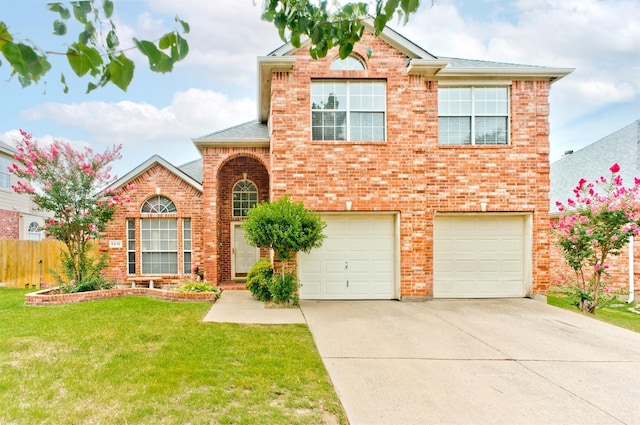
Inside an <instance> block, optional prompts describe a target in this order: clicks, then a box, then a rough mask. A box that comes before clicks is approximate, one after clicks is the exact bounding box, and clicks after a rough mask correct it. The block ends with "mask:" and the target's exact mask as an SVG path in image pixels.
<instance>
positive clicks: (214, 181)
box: [202, 147, 269, 283]
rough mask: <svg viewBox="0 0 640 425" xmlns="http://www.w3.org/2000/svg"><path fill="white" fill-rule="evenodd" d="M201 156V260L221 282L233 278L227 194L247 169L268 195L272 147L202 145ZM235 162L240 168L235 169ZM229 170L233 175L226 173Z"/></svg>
mask: <svg viewBox="0 0 640 425" xmlns="http://www.w3.org/2000/svg"><path fill="white" fill-rule="evenodd" d="M202 159H203V177H202V180H203V181H202V186H203V193H202V211H203V223H204V226H203V228H202V252H203V258H202V263H203V264H204V267H205V269H206V271H207V276H211V279H214V277H213V276H215V277H217V279H218V283H224V282H227V281H228V279H230V278H231V271H230V261H231V260H230V258H231V257H230V256H231V254H230V240H229V238H230V236H229V233H226V232H230V222H231V218H230V217H231V215H230V214H231V204H230V198H228V197H229V196H230V195H231V193H230V191H231V189H232V188H233V184H235V182H237V181H238V180H240V179H242V178H243V175H242V173H245V172H246V173H247V178H248V179H250V180H252V181H253V182H254V183H256V185H257V186H258V191H259V195H258V196H259V197H260V199H261V200H262V199H264V200H266V199H269V196H268V190H269V185H268V184H267V177H266V176H268V175H269V148H242V147H239V148H232V147H226V148H221V147H203V148H202ZM234 164H235V165H236V166H240V167H241V168H240V169H237V170H236V169H235V167H233V165H234ZM227 165H229V166H227ZM245 167H249V168H248V169H244V168H245ZM223 171H224V172H223ZM227 172H229V173H230V175H229V176H223V174H225V173H227ZM254 179H255V180H254ZM263 196H264V198H263ZM223 212H224V213H223ZM227 214H228V215H227ZM225 229H227V230H225Z"/></svg>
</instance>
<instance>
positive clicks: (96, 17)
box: [0, 0, 190, 93]
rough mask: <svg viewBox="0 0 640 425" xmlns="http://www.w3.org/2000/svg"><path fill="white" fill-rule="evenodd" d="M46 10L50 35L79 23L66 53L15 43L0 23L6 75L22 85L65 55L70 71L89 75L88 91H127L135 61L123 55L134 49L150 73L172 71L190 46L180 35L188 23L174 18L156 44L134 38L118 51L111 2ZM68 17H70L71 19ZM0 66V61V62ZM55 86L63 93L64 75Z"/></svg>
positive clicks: (88, 0)
mask: <svg viewBox="0 0 640 425" xmlns="http://www.w3.org/2000/svg"><path fill="white" fill-rule="evenodd" d="M47 9H48V10H49V11H51V12H53V13H55V14H57V17H56V18H55V20H54V21H53V34H54V35H56V36H65V35H67V33H68V30H69V25H71V24H79V25H80V31H79V32H78V36H77V40H76V41H74V42H72V43H71V44H70V45H69V47H68V48H67V51H66V52H54V51H49V50H43V49H41V48H39V47H38V46H36V45H35V44H34V43H32V42H30V41H28V40H19V39H17V38H15V37H14V36H13V35H12V34H11V32H10V31H9V27H8V26H7V24H6V23H4V22H2V21H0V52H2V56H3V57H4V59H5V60H6V62H7V63H8V64H9V66H10V67H11V75H12V76H14V75H17V76H18V81H19V82H20V84H21V85H22V87H27V86H29V85H31V84H33V83H37V82H38V81H40V79H42V78H44V77H45V76H46V75H47V74H48V73H49V71H50V70H51V63H50V62H49V56H50V55H63V56H66V57H67V60H68V62H69V67H70V68H71V70H72V71H73V73H74V74H75V75H77V76H78V77H81V78H83V77H86V76H89V77H90V78H92V79H93V80H92V81H90V82H89V83H88V85H87V93H89V92H91V91H93V90H95V89H97V88H98V87H104V86H106V85H107V84H108V83H113V84H114V85H116V86H117V87H119V88H120V89H121V90H123V91H126V90H127V88H128V87H129V84H130V83H131V81H132V80H133V75H134V71H135V64H134V62H133V61H132V60H131V59H130V58H129V57H127V52H128V51H129V50H132V49H136V48H137V49H138V50H139V51H140V52H141V53H142V54H144V55H145V56H146V57H147V59H148V60H149V68H150V69H151V70H152V71H154V72H161V73H165V72H171V71H172V69H173V65H174V64H175V63H176V62H179V61H181V60H183V59H184V58H185V57H186V56H187V54H188V53H189V44H188V42H187V40H186V39H185V38H184V34H187V33H189V29H190V28H189V24H187V23H186V22H184V21H182V20H181V19H179V18H178V17H176V18H175V22H176V25H177V29H176V30H174V31H171V32H169V33H167V34H165V35H163V36H161V37H160V38H158V39H157V40H155V41H149V40H138V39H135V38H134V39H133V45H132V46H130V47H122V46H121V44H120V39H119V37H118V34H117V28H116V25H115V23H114V21H113V19H112V17H113V13H114V3H113V1H112V0H103V1H102V2H98V1H97V0H85V1H72V2H69V3H68V4H65V3H49V4H47ZM72 18H73V19H72ZM0 64H1V63H0ZM60 82H61V84H62V85H63V91H64V92H65V93H67V92H68V91H69V87H68V86H67V82H66V77H65V75H64V73H61V76H60Z"/></svg>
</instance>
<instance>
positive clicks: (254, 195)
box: [233, 180, 258, 217]
mask: <svg viewBox="0 0 640 425" xmlns="http://www.w3.org/2000/svg"><path fill="white" fill-rule="evenodd" d="M257 203H258V188H257V187H256V185H255V184H254V183H253V182H252V181H250V180H240V181H239V182H238V183H236V185H235V186H233V216H234V217H246V216H247V213H248V212H249V210H250V209H251V208H253V207H254V206H255V205H256V204H257Z"/></svg>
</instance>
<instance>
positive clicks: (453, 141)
mask: <svg viewBox="0 0 640 425" xmlns="http://www.w3.org/2000/svg"><path fill="white" fill-rule="evenodd" d="M509 110H510V102H509V86H508V85H506V84H505V85H466V86H446V85H445V86H440V87H439V88H438V143H439V144H440V145H509V144H510V140H509V133H510V129H509V121H510V114H509Z"/></svg>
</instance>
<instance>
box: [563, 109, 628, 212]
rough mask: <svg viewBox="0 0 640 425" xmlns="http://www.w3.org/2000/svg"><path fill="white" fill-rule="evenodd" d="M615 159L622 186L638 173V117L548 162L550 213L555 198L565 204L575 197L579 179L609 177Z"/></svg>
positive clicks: (589, 179) (592, 179)
mask: <svg viewBox="0 0 640 425" xmlns="http://www.w3.org/2000/svg"><path fill="white" fill-rule="evenodd" d="M615 163H618V164H619V165H620V175H621V176H622V181H623V184H624V185H625V186H630V185H632V184H633V181H634V180H633V179H634V177H640V119H638V120H636V121H634V122H633V123H631V124H629V125H628V126H626V127H624V128H622V129H620V130H618V131H616V132H615V133H613V134H610V135H608V136H606V137H604V138H602V139H600V140H598V141H596V142H594V143H592V144H590V145H588V146H587V147H585V148H583V149H580V150H578V151H575V152H573V153H569V152H567V154H565V156H563V157H562V158H561V159H559V160H558V161H556V162H554V163H552V164H551V173H550V178H551V192H550V204H551V205H550V211H551V213H557V212H558V207H557V206H556V201H559V202H562V203H565V204H566V202H567V199H568V198H574V193H573V189H575V187H576V186H577V185H578V182H579V181H580V179H582V178H584V179H586V180H587V182H593V181H594V180H596V179H598V178H600V176H604V177H607V178H608V177H609V176H610V175H611V171H609V169H610V168H611V166H612V165H613V164H615Z"/></svg>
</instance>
